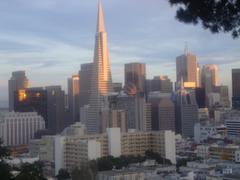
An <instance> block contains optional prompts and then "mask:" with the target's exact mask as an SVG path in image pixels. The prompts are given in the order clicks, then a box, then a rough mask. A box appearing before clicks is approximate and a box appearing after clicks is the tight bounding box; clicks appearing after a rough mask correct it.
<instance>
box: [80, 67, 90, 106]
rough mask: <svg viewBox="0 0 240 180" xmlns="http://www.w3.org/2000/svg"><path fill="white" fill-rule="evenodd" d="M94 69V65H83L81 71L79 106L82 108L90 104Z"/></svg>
mask: <svg viewBox="0 0 240 180" xmlns="http://www.w3.org/2000/svg"><path fill="white" fill-rule="evenodd" d="M92 68H93V63H87V64H82V65H81V70H80V71H79V76H80V87H79V91H80V92H79V106H80V108H81V107H84V106H85V105H88V104H89V97H90V87H91V74H92Z"/></svg>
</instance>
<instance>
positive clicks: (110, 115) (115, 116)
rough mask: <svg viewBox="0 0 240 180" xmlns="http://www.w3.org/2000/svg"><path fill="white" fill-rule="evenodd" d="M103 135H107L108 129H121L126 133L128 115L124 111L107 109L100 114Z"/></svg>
mask: <svg viewBox="0 0 240 180" xmlns="http://www.w3.org/2000/svg"><path fill="white" fill-rule="evenodd" d="M100 119H101V129H100V132H101V133H105V132H106V130H107V128H116V127H119V128H120V129H121V132H126V115H125V111H124V110H117V109H116V110H115V109H109V108H105V109H102V111H101V112H100Z"/></svg>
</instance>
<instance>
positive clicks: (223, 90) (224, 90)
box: [214, 85, 230, 107]
mask: <svg viewBox="0 0 240 180" xmlns="http://www.w3.org/2000/svg"><path fill="white" fill-rule="evenodd" d="M214 92H216V93H219V95H220V104H219V105H220V106H222V107H230V99H229V93H228V86H223V85H220V86H216V87H215V88H214Z"/></svg>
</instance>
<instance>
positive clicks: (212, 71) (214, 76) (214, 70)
mask: <svg viewBox="0 0 240 180" xmlns="http://www.w3.org/2000/svg"><path fill="white" fill-rule="evenodd" d="M216 86H218V67H217V65H215V64H207V65H204V66H203V68H202V87H204V88H205V90H206V94H208V93H210V92H213V91H214V88H215V87H216Z"/></svg>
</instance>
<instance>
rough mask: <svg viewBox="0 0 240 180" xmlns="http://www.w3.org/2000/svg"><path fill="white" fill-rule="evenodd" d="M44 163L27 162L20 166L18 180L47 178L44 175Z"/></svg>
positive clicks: (42, 179)
mask: <svg viewBox="0 0 240 180" xmlns="http://www.w3.org/2000/svg"><path fill="white" fill-rule="evenodd" d="M42 168H43V165H42V163H40V162H35V163H34V164H29V163H25V164H23V165H22V166H21V168H20V173H19V174H18V175H17V176H16V178H15V179H16V180H46V178H44V176H43V169H42Z"/></svg>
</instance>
